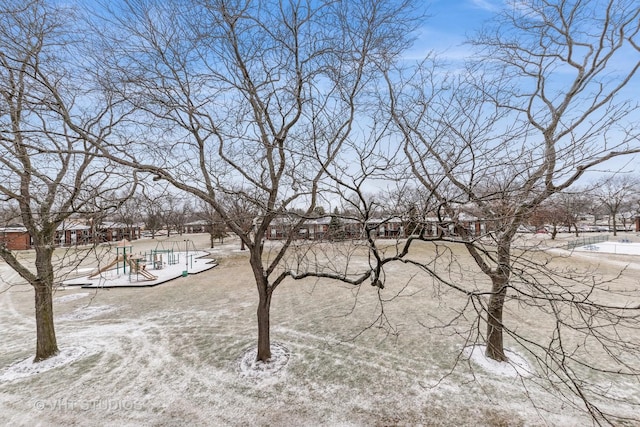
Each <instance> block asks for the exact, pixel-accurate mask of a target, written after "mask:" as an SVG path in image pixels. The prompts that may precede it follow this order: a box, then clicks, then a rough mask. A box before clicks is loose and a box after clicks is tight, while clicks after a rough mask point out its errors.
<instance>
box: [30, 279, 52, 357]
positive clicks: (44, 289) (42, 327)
mask: <svg viewBox="0 0 640 427" xmlns="http://www.w3.org/2000/svg"><path fill="white" fill-rule="evenodd" d="M34 289H35V293H36V297H35V299H36V307H35V308H36V357H35V359H33V361H34V362H39V361H41V360H45V359H48V358H50V357H51V356H55V355H56V354H58V343H57V341H56V331H55V328H54V324H53V296H52V291H51V284H47V283H42V282H40V283H38V284H35V285H34Z"/></svg>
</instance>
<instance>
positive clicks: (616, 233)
mask: <svg viewBox="0 0 640 427" xmlns="http://www.w3.org/2000/svg"><path fill="white" fill-rule="evenodd" d="M612 222H613V235H614V236H617V235H618V224H617V223H616V216H615V215H613V219H612Z"/></svg>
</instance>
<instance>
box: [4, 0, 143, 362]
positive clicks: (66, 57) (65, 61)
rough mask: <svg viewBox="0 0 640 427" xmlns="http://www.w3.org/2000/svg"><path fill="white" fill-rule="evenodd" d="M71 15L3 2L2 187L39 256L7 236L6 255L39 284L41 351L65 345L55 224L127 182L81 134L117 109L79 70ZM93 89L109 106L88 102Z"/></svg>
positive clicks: (108, 122) (98, 128) (98, 130)
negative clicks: (59, 334) (26, 254)
mask: <svg viewBox="0 0 640 427" xmlns="http://www.w3.org/2000/svg"><path fill="white" fill-rule="evenodd" d="M73 22H75V21H74V16H73V14H72V13H71V11H70V10H64V9H61V8H58V9H54V8H52V7H50V5H49V4H48V3H47V2H44V1H38V0H33V1H30V2H28V3H26V4H25V3H24V2H22V1H3V2H2V3H1V5H0V129H1V130H0V151H1V153H2V154H1V155H0V177H1V178H0V197H1V199H2V201H3V202H8V203H10V204H11V205H12V206H17V207H18V209H19V217H20V222H21V223H22V224H23V225H24V227H25V228H26V230H27V232H28V233H29V235H30V236H31V239H32V241H33V249H34V251H35V262H34V263H33V264H31V263H29V262H28V261H25V260H19V259H18V258H17V257H16V255H15V253H13V252H12V251H11V250H9V249H7V248H6V247H4V246H0V256H1V257H2V259H3V260H4V261H5V262H6V263H7V264H8V265H9V266H10V267H11V268H13V269H14V270H15V271H16V272H17V273H18V274H19V275H20V277H21V278H22V279H24V280H25V281H26V282H27V283H29V284H30V285H31V286H32V287H33V289H34V291H35V318H36V329H37V342H36V354H35V361H41V360H44V359H47V358H49V357H51V356H53V355H55V354H56V353H57V352H58V345H57V341H56V334H55V328H54V318H53V304H52V291H53V288H54V285H55V283H56V280H57V279H59V277H60V272H59V271H56V269H55V268H54V265H53V262H52V259H53V254H54V250H55V244H54V243H55V236H56V230H57V229H58V227H59V226H60V225H61V224H62V223H63V222H64V221H65V220H67V219H68V218H69V217H70V216H71V215H72V214H74V213H76V212H83V211H87V212H88V211H92V210H93V209H92V208H93V207H94V206H95V205H96V204H100V201H102V202H105V201H106V197H105V196H107V195H108V194H107V193H108V192H109V190H110V189H111V188H113V187H121V188H127V183H126V182H125V181H124V180H120V179H119V177H118V176H117V175H115V174H113V172H114V169H113V167H112V166H111V165H110V164H109V163H107V162H105V161H104V160H103V159H100V158H98V157H97V156H96V154H97V153H98V150H97V149H96V148H95V146H94V145H92V144H91V143H89V141H87V139H86V138H85V137H84V135H83V133H84V132H90V133H91V134H93V135H96V136H97V137H101V136H104V135H106V134H108V133H109V132H110V129H111V127H112V125H113V124H114V123H115V122H117V118H116V117H115V116H113V115H111V114H110V111H111V104H110V103H109V102H108V100H106V99H105V98H102V97H101V96H100V94H99V93H98V92H94V91H92V88H93V85H92V82H91V81H84V80H82V79H81V76H87V74H86V73H85V72H83V71H84V70H83V69H82V68H81V67H79V66H78V64H79V62H76V61H79V57H78V56H77V55H78V50H77V49H76V48H77V47H78V40H75V39H74V38H73V34H74V33H75V30H76V29H74V28H72V23H73ZM87 97H94V99H95V100H96V101H101V102H102V104H101V105H103V106H104V107H96V106H95V105H93V104H92V105H90V106H87V105H88V103H86V102H85V101H86V99H87ZM98 103H100V102H98ZM76 129H82V132H78V131H77V130H76ZM127 181H131V177H127ZM133 184H135V176H134V178H133ZM132 186H135V185H132ZM113 203H114V201H108V205H109V206H112V205H113Z"/></svg>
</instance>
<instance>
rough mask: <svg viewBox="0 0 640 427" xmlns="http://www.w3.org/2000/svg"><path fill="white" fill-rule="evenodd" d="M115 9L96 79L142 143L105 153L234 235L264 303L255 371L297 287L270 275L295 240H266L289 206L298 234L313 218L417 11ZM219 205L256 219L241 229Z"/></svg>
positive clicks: (230, 5) (363, 2) (366, 5)
mask: <svg viewBox="0 0 640 427" xmlns="http://www.w3.org/2000/svg"><path fill="white" fill-rule="evenodd" d="M120 5H121V6H122V7H121V8H119V9H118V10H113V13H112V14H111V15H110V16H109V17H108V18H107V19H108V20H109V26H108V28H104V29H101V30H100V32H101V33H102V34H104V35H105V37H106V38H107V39H108V40H106V42H105V45H104V48H103V49H102V50H101V51H102V52H104V53H105V54H106V55H107V57H108V59H107V60H105V61H103V62H104V65H105V67H107V66H108V67H109V69H106V70H105V72H106V73H108V74H109V80H110V81H111V82H113V83H112V88H113V89H114V96H117V97H119V98H120V99H123V100H126V101H127V102H130V103H131V105H133V106H134V107H135V108H136V109H137V117H136V119H137V125H136V126H144V128H145V129H146V130H148V132H145V136H146V137H142V136H141V135H140V134H136V135H131V136H128V137H127V136H123V141H122V142H123V144H122V145H120V146H118V145H117V144H112V145H111V146H110V147H108V152H107V151H105V154H106V155H108V156H111V158H113V159H114V160H118V161H119V162H121V163H122V164H125V165H128V166H130V167H133V168H136V169H139V170H143V171H147V172H151V173H154V174H156V176H157V179H162V180H166V181H168V182H170V183H171V184H173V185H174V186H175V187H176V188H178V189H181V190H183V191H186V192H188V193H190V194H192V195H194V196H196V197H198V198H199V199H201V200H203V201H204V202H206V203H207V204H209V205H210V206H211V207H212V208H213V209H214V210H215V211H216V212H218V214H219V215H220V216H221V218H222V220H223V221H224V223H225V224H226V226H227V227H228V228H229V229H230V230H231V231H232V232H233V233H234V234H236V235H237V236H239V238H240V240H241V242H242V244H243V245H245V246H246V247H247V248H248V250H249V263H250V265H251V269H252V271H253V274H254V278H255V281H256V287H257V291H258V295H259V302H258V309H257V317H258V353H257V359H258V360H260V361H267V360H268V359H269V358H270V356H271V350H270V332H269V331H270V327H269V323H270V317H269V312H270V304H271V298H272V295H273V292H274V290H275V289H276V288H277V287H278V286H279V285H280V284H281V283H282V282H283V281H284V280H285V279H286V278H287V277H291V276H292V275H293V274H292V272H291V270H288V269H284V270H280V269H279V268H278V267H279V266H281V261H282V259H283V257H284V255H285V254H286V252H287V250H288V249H289V247H290V246H291V243H292V241H293V238H294V236H293V235H290V236H289V237H288V238H286V239H284V240H282V241H280V243H279V244H278V245H274V246H271V247H270V250H271V251H273V253H270V254H269V255H268V256H266V254H265V249H264V247H265V245H264V244H265V239H266V233H267V232H268V230H269V228H270V225H271V224H272V223H273V222H274V221H276V220H277V219H278V218H280V217H281V216H282V215H283V214H285V213H288V212H289V211H290V209H291V208H299V207H300V206H305V207H306V208H305V214H304V215H301V216H299V217H298V218H297V219H296V221H298V223H300V224H301V223H302V222H303V221H304V220H305V218H308V217H310V216H311V214H312V213H313V211H314V209H315V208H316V206H317V200H318V192H319V190H320V188H321V187H322V183H323V178H324V177H325V176H326V172H327V170H328V168H329V166H330V165H331V164H333V163H334V162H335V160H336V157H337V155H338V153H339V152H340V151H341V149H342V148H343V146H344V141H345V140H346V139H347V138H348V137H349V136H350V135H351V134H352V133H353V132H354V123H355V118H356V116H357V115H358V114H360V113H361V112H362V110H363V109H364V104H363V103H362V99H363V97H365V96H367V95H368V94H367V93H366V91H365V89H366V87H367V85H368V84H369V82H370V80H371V79H372V78H374V76H375V75H377V73H378V71H379V69H380V68H382V67H387V66H388V64H389V63H390V62H391V61H393V60H394V59H395V58H396V57H397V56H398V54H399V53H400V52H401V51H402V50H403V49H404V48H405V47H406V46H407V35H408V34H410V32H411V30H412V27H411V25H412V24H411V22H413V19H414V16H415V11H414V10H413V9H412V8H411V7H410V6H411V5H410V2H409V1H400V2H397V1H386V0H359V1H355V2H351V1H349V2H346V1H337V2H319V3H313V2H293V1H291V2H289V1H284V2H281V1H267V2H249V1H222V0H207V1H205V0H203V1H198V2H192V3H189V4H186V3H184V2H172V1H169V2H167V1H163V2H148V1H144V2H143V1H136V0H130V1H126V2H122V3H121V4H120ZM114 7H116V6H114ZM110 30H111V31H110ZM111 49H112V50H111ZM110 52H111V53H110ZM123 55H124V56H123ZM102 147H103V148H104V149H105V150H107V147H106V146H105V145H102ZM227 198H233V199H234V200H237V201H241V202H242V203H243V204H244V205H246V206H250V209H248V210H247V211H248V212H252V213H255V216H254V217H253V218H251V227H250V228H249V229H247V227H246V223H245V220H246V218H244V217H242V216H240V217H237V216H235V215H234V210H233V208H232V207H231V208H230V206H229V205H228V204H227V203H226V199H227ZM368 275H369V272H367V273H366V277H368ZM361 280H364V278H361Z"/></svg>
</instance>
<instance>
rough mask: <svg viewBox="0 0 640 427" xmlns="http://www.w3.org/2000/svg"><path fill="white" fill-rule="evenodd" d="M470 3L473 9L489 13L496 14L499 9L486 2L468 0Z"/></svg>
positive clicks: (484, 0)
mask: <svg viewBox="0 0 640 427" xmlns="http://www.w3.org/2000/svg"><path fill="white" fill-rule="evenodd" d="M470 2H471V4H472V5H473V6H474V7H476V8H478V9H482V10H486V11H489V12H497V11H498V10H500V7H499V6H498V5H496V4H495V3H492V2H491V1H488V0H470Z"/></svg>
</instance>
